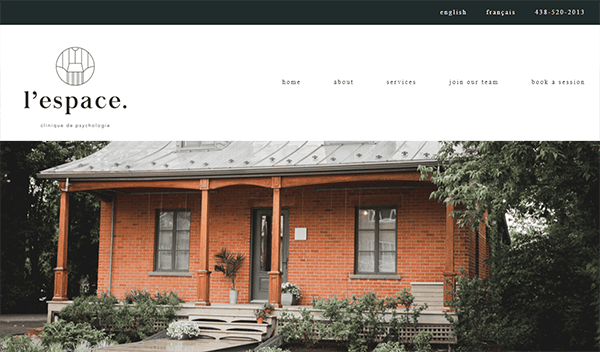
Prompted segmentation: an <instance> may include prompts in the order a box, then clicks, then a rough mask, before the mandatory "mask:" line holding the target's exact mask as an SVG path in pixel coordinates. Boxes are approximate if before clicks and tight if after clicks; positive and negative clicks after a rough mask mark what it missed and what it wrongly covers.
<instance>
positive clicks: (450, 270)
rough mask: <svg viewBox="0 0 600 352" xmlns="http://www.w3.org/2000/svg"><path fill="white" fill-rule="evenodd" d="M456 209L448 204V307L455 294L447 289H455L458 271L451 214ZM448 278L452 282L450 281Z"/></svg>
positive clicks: (445, 287)
mask: <svg viewBox="0 0 600 352" xmlns="http://www.w3.org/2000/svg"><path fill="white" fill-rule="evenodd" d="M453 211H454V206H453V205H451V204H448V205H446V240H445V246H446V260H445V265H444V306H445V307H447V305H446V301H448V300H451V299H452V298H453V297H454V296H453V295H452V294H449V293H448V292H447V291H446V290H454V288H455V285H456V279H455V278H456V273H455V272H454V223H455V221H454V219H453V218H452V217H451V216H450V214H451V213H452V212H453ZM448 280H449V281H450V282H448Z"/></svg>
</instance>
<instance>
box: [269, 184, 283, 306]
mask: <svg viewBox="0 0 600 352" xmlns="http://www.w3.org/2000/svg"><path fill="white" fill-rule="evenodd" d="M271 187H272V188H273V221H272V228H271V271H270V272H269V302H270V303H271V304H272V305H273V306H274V307H276V308H281V268H280V262H281V233H280V232H281V231H280V229H281V177H273V178H272V186H271Z"/></svg>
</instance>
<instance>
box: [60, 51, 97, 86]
mask: <svg viewBox="0 0 600 352" xmlns="http://www.w3.org/2000/svg"><path fill="white" fill-rule="evenodd" d="M94 69H95V65H94V58H93V57H92V55H90V53H89V52H88V51H87V50H85V49H84V48H78V47H70V48H68V49H66V50H65V51H63V52H62V53H60V55H58V59H56V73H57V74H58V77H60V79H61V80H62V81H63V82H65V83H66V84H68V85H70V86H80V85H82V84H84V83H87V81H89V80H90V78H92V76H93V75H94Z"/></svg>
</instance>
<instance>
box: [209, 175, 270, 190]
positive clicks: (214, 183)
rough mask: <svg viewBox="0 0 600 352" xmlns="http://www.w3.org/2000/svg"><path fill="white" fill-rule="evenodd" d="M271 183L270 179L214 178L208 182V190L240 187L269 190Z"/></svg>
mask: <svg viewBox="0 0 600 352" xmlns="http://www.w3.org/2000/svg"><path fill="white" fill-rule="evenodd" d="M272 183H273V180H272V179H271V177H247V178H215V179H211V180H210V189H219V188H223V187H228V186H240V185H246V186H257V187H264V188H271V186H272Z"/></svg>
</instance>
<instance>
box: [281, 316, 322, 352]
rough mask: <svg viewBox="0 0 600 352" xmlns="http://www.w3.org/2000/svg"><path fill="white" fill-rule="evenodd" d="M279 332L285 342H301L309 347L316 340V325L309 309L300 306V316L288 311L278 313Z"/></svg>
mask: <svg viewBox="0 0 600 352" xmlns="http://www.w3.org/2000/svg"><path fill="white" fill-rule="evenodd" d="M278 321H279V332H278V333H279V334H280V335H281V337H282V338H283V341H284V342H285V343H301V344H303V345H305V346H307V347H310V346H312V345H314V344H315V343H317V341H318V331H317V330H318V326H317V324H316V323H315V318H314V317H313V315H312V313H311V312H310V310H308V309H306V308H300V316H296V315H294V314H291V313H288V311H287V309H286V310H284V311H283V312H281V315H279V319H278Z"/></svg>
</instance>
